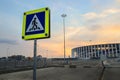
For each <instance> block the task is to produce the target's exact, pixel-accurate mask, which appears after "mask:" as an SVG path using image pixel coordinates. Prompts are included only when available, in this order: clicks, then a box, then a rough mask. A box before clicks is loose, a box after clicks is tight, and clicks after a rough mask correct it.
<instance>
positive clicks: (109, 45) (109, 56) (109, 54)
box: [108, 44, 111, 57]
mask: <svg viewBox="0 0 120 80" xmlns="http://www.w3.org/2000/svg"><path fill="white" fill-rule="evenodd" d="M108 46H109V49H108V57H110V48H111V47H110V44H108Z"/></svg>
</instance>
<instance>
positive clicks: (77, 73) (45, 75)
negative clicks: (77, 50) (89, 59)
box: [0, 67, 102, 80]
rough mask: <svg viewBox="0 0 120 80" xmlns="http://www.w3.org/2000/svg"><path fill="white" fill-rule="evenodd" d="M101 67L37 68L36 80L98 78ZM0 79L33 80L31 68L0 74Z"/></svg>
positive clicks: (96, 79) (84, 79)
mask: <svg viewBox="0 0 120 80" xmlns="http://www.w3.org/2000/svg"><path fill="white" fill-rule="evenodd" d="M101 70H102V69H101V68H79V67H78V68H65V67H61V68H54V67H52V68H45V69H38V70H37V80H98V78H99V75H100V73H101ZM0 80H33V79H32V70H30V71H23V72H15V73H8V74H2V75H0Z"/></svg>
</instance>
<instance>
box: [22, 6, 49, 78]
mask: <svg viewBox="0 0 120 80" xmlns="http://www.w3.org/2000/svg"><path fill="white" fill-rule="evenodd" d="M45 38H50V9H49V8H48V7H45V8H41V9H36V10H31V11H27V12H24V15H23V27H22V39H24V40H34V64H33V80H36V67H37V64H36V63H37V57H36V54H37V39H45Z"/></svg>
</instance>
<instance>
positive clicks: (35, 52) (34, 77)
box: [33, 39, 37, 80]
mask: <svg viewBox="0 0 120 80" xmlns="http://www.w3.org/2000/svg"><path fill="white" fill-rule="evenodd" d="M36 54H37V40H36V39H35V40H34V64H33V80H36V61H37V59H36Z"/></svg>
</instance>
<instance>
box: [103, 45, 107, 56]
mask: <svg viewBox="0 0 120 80" xmlns="http://www.w3.org/2000/svg"><path fill="white" fill-rule="evenodd" d="M104 46H105V57H106V56H107V51H106V50H107V45H104Z"/></svg>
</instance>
